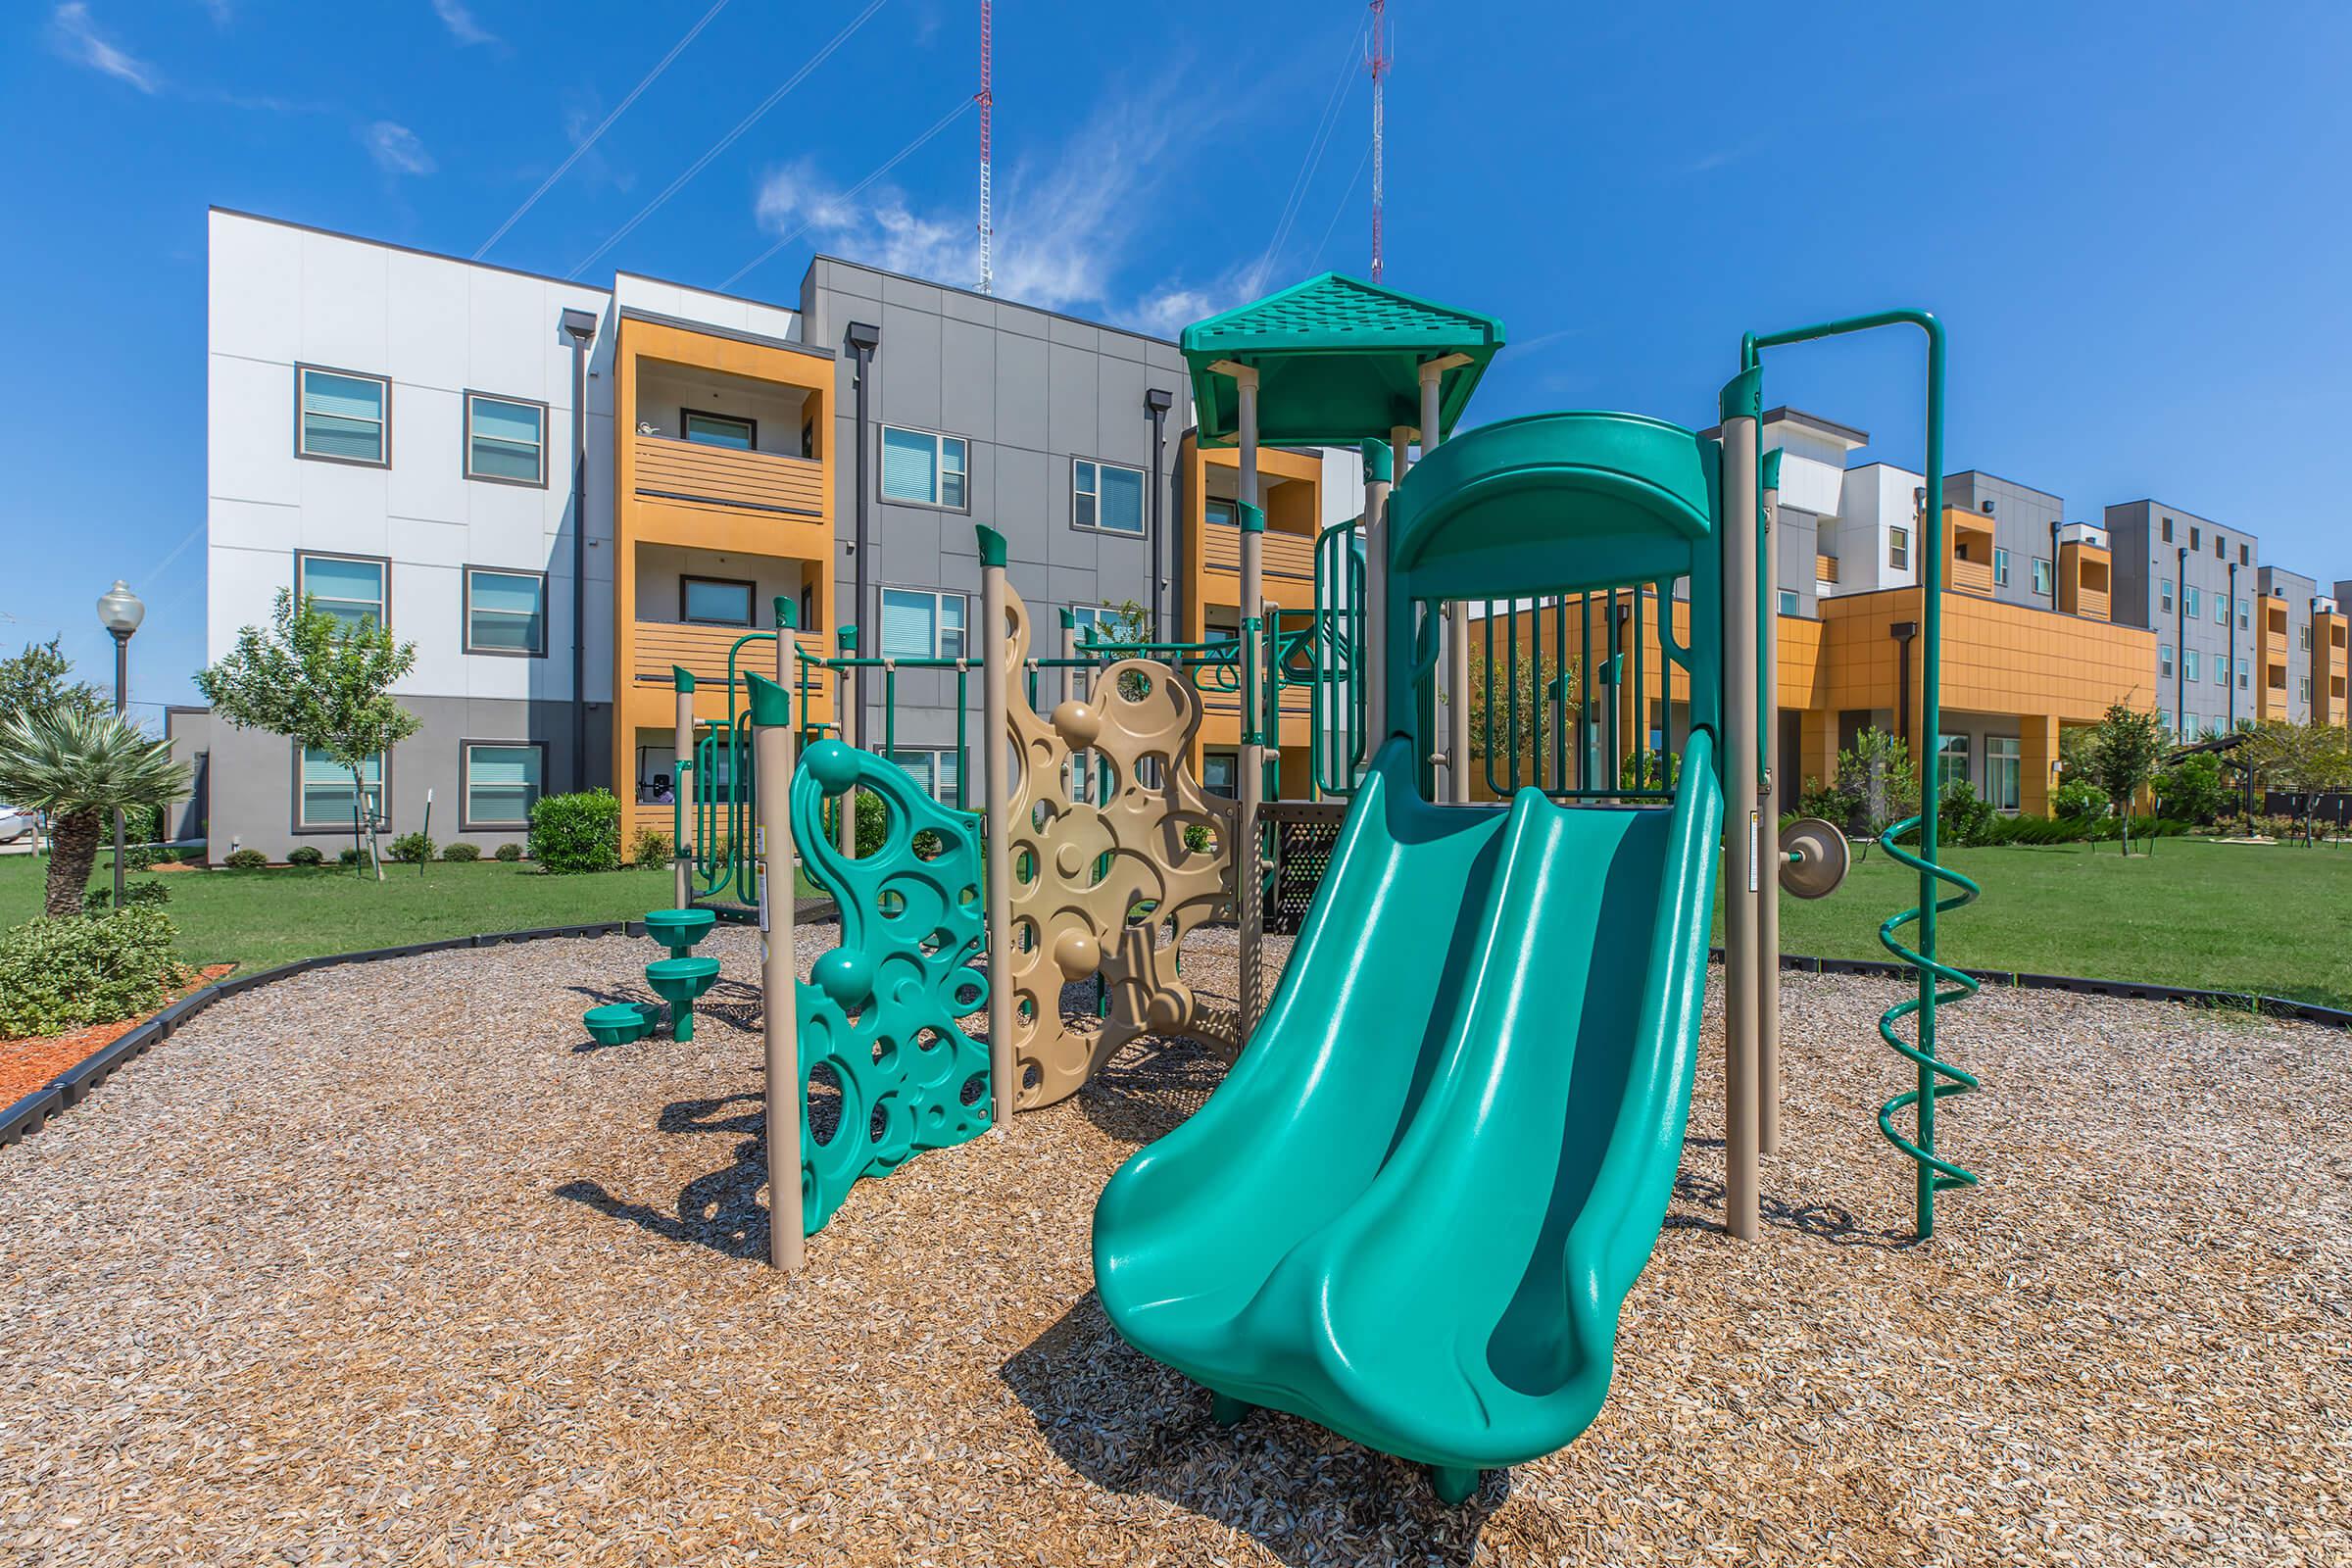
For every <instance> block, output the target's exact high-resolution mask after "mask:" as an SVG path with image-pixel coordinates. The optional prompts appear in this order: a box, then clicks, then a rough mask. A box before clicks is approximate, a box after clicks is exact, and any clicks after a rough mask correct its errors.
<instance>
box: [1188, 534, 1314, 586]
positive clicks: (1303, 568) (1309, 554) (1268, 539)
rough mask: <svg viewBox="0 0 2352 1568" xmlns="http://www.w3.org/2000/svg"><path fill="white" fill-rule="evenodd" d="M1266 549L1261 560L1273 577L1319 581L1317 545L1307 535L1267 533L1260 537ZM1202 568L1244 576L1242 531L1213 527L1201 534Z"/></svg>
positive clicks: (1267, 572) (1268, 574)
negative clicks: (1316, 573)
mask: <svg viewBox="0 0 2352 1568" xmlns="http://www.w3.org/2000/svg"><path fill="white" fill-rule="evenodd" d="M1259 537H1261V538H1262V539H1263V540H1264V541H1265V549H1264V551H1263V553H1262V555H1261V556H1260V560H1261V561H1262V562H1263V563H1264V565H1265V572H1266V575H1267V576H1269V577H1291V578H1296V579H1297V580H1299V581H1300V582H1313V581H1314V580H1315V542H1314V541H1313V540H1312V539H1309V538H1308V537H1306V536H1305V535H1304V534H1297V533H1274V532H1271V531H1269V532H1267V533H1265V534H1262V535H1260V536H1259ZM1201 564H1202V565H1203V566H1204V567H1206V568H1207V569H1208V570H1210V571H1230V572H1232V573H1233V574H1234V575H1236V576H1239V575H1241V570H1242V530H1241V529H1239V528H1228V527H1225V526H1223V525H1222V524H1219V523H1209V524H1208V525H1207V526H1205V527H1204V528H1203V529H1202V530H1201Z"/></svg>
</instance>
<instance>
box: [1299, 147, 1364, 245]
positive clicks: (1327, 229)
mask: <svg viewBox="0 0 2352 1568" xmlns="http://www.w3.org/2000/svg"><path fill="white" fill-rule="evenodd" d="M1371 161H1372V144H1371V143H1370V142H1366V143H1364V151H1363V154H1362V156H1361V157H1359V158H1357V159H1356V161H1355V173H1354V174H1353V175H1352V176H1351V177H1350V178H1349V179H1348V188H1347V189H1346V190H1344V191H1342V192H1341V193H1340V205H1339V206H1337V207H1334V208H1333V209H1332V210H1331V221H1330V222H1328V223H1325V224H1324V225H1323V237H1322V238H1321V239H1320V240H1318V241H1316V242H1315V255H1314V260H1312V261H1310V262H1308V263H1307V264H1306V265H1307V269H1308V270H1310V271H1311V270H1314V268H1315V267H1316V265H1317V264H1318V263H1320V262H1321V261H1322V260H1323V253H1324V252H1325V251H1327V250H1329V249H1330V248H1331V235H1332V231H1333V230H1334V229H1336V228H1338V227H1339V226H1340V218H1341V215H1343V214H1345V213H1346V212H1347V211H1348V203H1349V202H1351V201H1353V200H1354V199H1355V187H1356V186H1357V185H1358V184H1360V183H1361V182H1362V181H1363V177H1364V166H1365V165H1366V164H1368V163H1370V162H1371Z"/></svg>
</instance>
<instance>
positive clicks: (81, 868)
mask: <svg viewBox="0 0 2352 1568" xmlns="http://www.w3.org/2000/svg"><path fill="white" fill-rule="evenodd" d="M105 820H106V813H104V812H103V811H73V812H70V813H68V814H67V815H64V816H59V817H54V818H52V819H51V820H50V823H49V884H48V888H47V890H46V892H45V893H44V894H43V896H42V900H41V912H42V913H43V914H45V915H47V916H49V918H51V919H52V920H64V919H70V918H72V917H73V916H74V915H77V914H79V913H81V892H82V889H84V888H86V887H88V886H89V885H90V867H91V866H92V865H95V864H96V863H97V860H98V837H99V829H100V827H101V826H103V825H104V823H105Z"/></svg>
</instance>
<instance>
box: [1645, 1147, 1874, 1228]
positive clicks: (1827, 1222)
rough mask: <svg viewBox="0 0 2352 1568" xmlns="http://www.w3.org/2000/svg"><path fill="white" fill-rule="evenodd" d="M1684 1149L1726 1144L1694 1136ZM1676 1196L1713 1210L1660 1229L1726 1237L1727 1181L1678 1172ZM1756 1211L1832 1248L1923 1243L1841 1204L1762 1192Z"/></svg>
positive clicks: (1671, 1216) (1679, 1217)
mask: <svg viewBox="0 0 2352 1568" xmlns="http://www.w3.org/2000/svg"><path fill="white" fill-rule="evenodd" d="M1683 1147H1684V1148H1685V1149H1687V1150H1689V1149H1708V1150H1718V1151H1719V1150H1721V1149H1722V1148H1723V1140H1722V1139H1720V1138H1689V1139H1685V1140H1684V1142H1683ZM1674 1196H1675V1197H1676V1198H1677V1199H1679V1200H1681V1201H1683V1202H1686V1203H1689V1204H1691V1206H1693V1207H1696V1208H1703V1209H1706V1210H1708V1211H1709V1212H1708V1213H1707V1214H1706V1215H1705V1216H1704V1217H1702V1216H1700V1215H1697V1214H1676V1213H1672V1212H1669V1213H1668V1214H1667V1216H1666V1218H1665V1220H1664V1221H1663V1222H1662V1223H1661V1224H1660V1225H1659V1227H1658V1229H1659V1230H1661V1231H1714V1232H1716V1233H1717V1234H1719V1235H1720V1234H1723V1233H1724V1231H1725V1227H1724V1222H1723V1197H1724V1189H1723V1181H1722V1178H1720V1177H1706V1176H1693V1175H1691V1173H1690V1172H1689V1171H1678V1172H1677V1173H1676V1174H1675V1178H1674ZM1756 1212H1757V1215H1758V1216H1759V1217H1760V1218H1761V1219H1762V1220H1763V1222H1764V1223H1765V1224H1767V1225H1771V1226H1775V1227H1778V1228H1779V1229H1781V1230H1787V1231H1794V1232H1795V1233H1796V1234H1798V1235H1800V1236H1809V1237H1811V1238H1812V1239H1813V1240H1815V1241H1817V1242H1827V1243H1829V1244H1830V1245H1831V1246H1832V1247H1871V1248H1877V1249H1879V1250H1882V1251H1889V1252H1900V1251H1907V1250H1910V1249H1911V1248H1914V1247H1917V1246H1918V1245H1919V1238H1918V1237H1917V1236H1914V1235H1913V1234H1912V1233H1911V1232H1909V1231H1907V1230H1873V1229H1872V1228H1871V1227H1870V1226H1868V1225H1866V1224H1864V1223H1863V1222H1862V1221H1861V1219H1860V1218H1858V1217H1857V1216H1856V1215H1855V1214H1854V1211H1853V1210H1852V1209H1850V1208H1847V1207H1845V1206H1844V1205H1843V1204H1840V1203H1830V1202H1823V1201H1818V1200H1813V1199H1804V1198H1783V1197H1780V1196H1779V1195H1777V1194H1773V1193H1759V1194H1758V1195H1757V1197H1756Z"/></svg>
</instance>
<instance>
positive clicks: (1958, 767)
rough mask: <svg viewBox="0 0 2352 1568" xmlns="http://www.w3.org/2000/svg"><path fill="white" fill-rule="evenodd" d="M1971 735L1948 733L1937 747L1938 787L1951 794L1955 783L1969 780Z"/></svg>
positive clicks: (1963, 782)
mask: <svg viewBox="0 0 2352 1568" xmlns="http://www.w3.org/2000/svg"><path fill="white" fill-rule="evenodd" d="M1968 748H1969V737H1967V736H1966V735H1946V736H1944V737H1943V741H1942V744H1940V745H1939V746H1937V747H1936V785H1937V788H1939V789H1940V790H1942V791H1943V793H1944V794H1946V795H1949V794H1950V793H1951V792H1952V789H1953V787H1954V786H1955V785H1960V784H1965V783H1967V782H1968Z"/></svg>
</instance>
